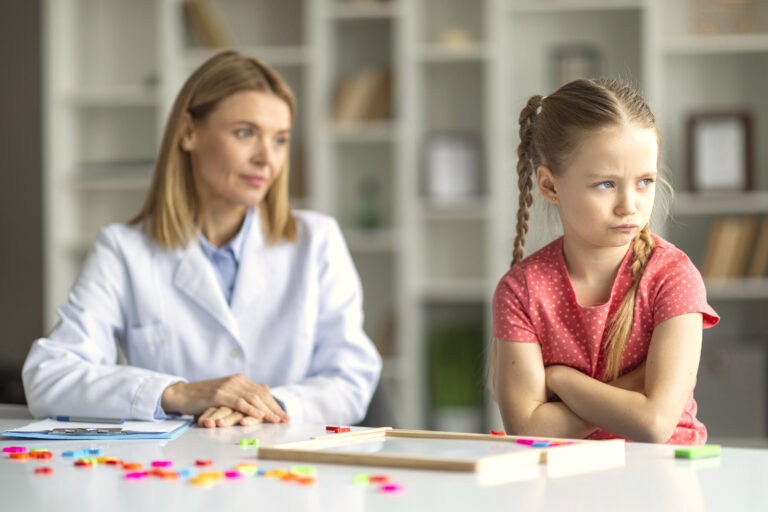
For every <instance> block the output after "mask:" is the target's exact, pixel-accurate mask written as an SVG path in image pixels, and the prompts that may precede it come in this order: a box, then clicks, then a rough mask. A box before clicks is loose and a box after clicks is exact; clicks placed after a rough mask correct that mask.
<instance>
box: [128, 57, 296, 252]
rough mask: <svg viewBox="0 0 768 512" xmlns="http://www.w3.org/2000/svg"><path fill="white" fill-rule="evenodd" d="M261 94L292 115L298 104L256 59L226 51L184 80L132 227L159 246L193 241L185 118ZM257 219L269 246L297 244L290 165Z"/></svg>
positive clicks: (192, 188)
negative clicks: (183, 141) (246, 93)
mask: <svg viewBox="0 0 768 512" xmlns="http://www.w3.org/2000/svg"><path fill="white" fill-rule="evenodd" d="M243 91H262V92H268V93H270V94H274V95H275V96H277V97H278V98H280V99H281V100H283V101H284V102H285V103H286V104H287V105H288V108H289V109H290V111H291V122H293V120H294V119H295V116H296V101H295V99H294V96H293V92H291V89H290V87H288V84H287V83H286V82H285V80H283V78H282V77H281V76H280V75H279V74H278V73H277V72H276V71H275V70H273V69H272V68H270V67H269V66H267V65H266V64H264V63H263V62H261V61H260V60H258V59H254V58H249V57H244V56H243V55H241V54H239V53H238V52H236V51H232V50H228V51H224V52H221V53H218V54H217V55H214V56H213V57H211V58H210V59H208V60H207V61H206V62H204V63H203V64H202V65H201V66H200V67H199V68H197V69H196V70H195V71H194V72H193V73H192V75H191V76H190V77H189V78H188V79H187V81H186V82H185V83H184V85H183V86H182V88H181V91H180V92H179V94H178V96H177V97H176V101H175V102H174V104H173V109H172V110H171V113H170V115H169V116H168V121H167V123H166V126H165V132H164V134H163V140H162V144H161V146H160V152H159V155H158V158H157V163H156V164H155V172H154V176H153V178H152V184H151V186H150V189H149V193H148V194H147V198H146V199H145V201H144V206H143V207H142V209H141V211H140V212H139V214H138V215H136V217H134V218H133V219H131V221H130V223H131V224H143V227H144V229H145V230H146V231H147V232H148V234H149V235H150V236H151V237H152V239H153V240H154V241H155V242H157V244H159V245H160V246H162V247H165V248H168V249H176V248H178V247H183V246H186V245H187V243H189V241H190V240H191V239H192V237H193V235H194V233H195V230H196V226H195V221H196V217H197V214H198V208H199V204H198V198H197V193H196V191H195V185H194V181H193V178H192V167H191V163H190V156H189V153H187V152H186V151H183V150H182V148H181V145H180V144H181V137H182V129H183V126H184V122H185V117H186V114H189V115H190V116H191V117H192V119H193V120H195V121H197V120H201V119H203V118H205V116H206V115H208V114H209V113H210V112H211V111H212V110H213V109H214V108H215V107H216V105H218V103H219V102H220V101H221V100H223V99H225V98H227V97H229V96H231V95H233V94H235V93H238V92H243ZM261 219H262V223H263V225H264V228H265V231H266V238H267V240H268V241H269V243H270V244H275V243H277V242H278V241H279V240H280V239H283V238H284V239H287V240H289V241H292V242H294V241H295V240H296V219H295V218H294V216H293V214H292V213H291V209H290V206H289V204H288V161H287V160H286V163H285V167H284V169H282V170H281V172H280V173H279V175H278V177H277V178H276V179H275V181H274V183H273V184H272V186H271V187H270V188H269V190H268V191H267V194H266V196H265V197H264V200H263V201H262V203H261Z"/></svg>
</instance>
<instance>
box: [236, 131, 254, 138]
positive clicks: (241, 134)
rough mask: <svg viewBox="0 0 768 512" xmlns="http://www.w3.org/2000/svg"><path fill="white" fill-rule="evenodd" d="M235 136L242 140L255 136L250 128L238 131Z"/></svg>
mask: <svg viewBox="0 0 768 512" xmlns="http://www.w3.org/2000/svg"><path fill="white" fill-rule="evenodd" d="M235 134H236V135H237V136H238V137H240V138H241V139H245V138H248V137H250V136H251V135H253V130H251V129H250V128H240V129H239V130H237V132H235Z"/></svg>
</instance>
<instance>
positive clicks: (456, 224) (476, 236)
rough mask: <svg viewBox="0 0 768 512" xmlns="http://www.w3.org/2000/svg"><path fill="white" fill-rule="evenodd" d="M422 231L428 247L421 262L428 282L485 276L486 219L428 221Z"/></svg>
mask: <svg viewBox="0 0 768 512" xmlns="http://www.w3.org/2000/svg"><path fill="white" fill-rule="evenodd" d="M422 231H423V235H422V236H423V238H424V247H425V248H424V254H423V261H422V262H421V265H422V266H423V267H422V268H424V269H425V270H424V273H423V275H424V276H425V281H426V282H427V283H429V282H457V283H465V282H471V283H478V282H482V280H483V279H485V275H486V272H485V271H486V269H485V267H486V254H485V247H486V233H485V231H486V226H485V223H484V221H482V220H475V219H466V220H461V221H458V220H457V219H453V218H448V219H440V220H435V221H430V222H427V223H425V224H424V225H423V227H422ZM471 289H473V290H474V289H476V288H475V287H474V286H473V287H472V288H471Z"/></svg>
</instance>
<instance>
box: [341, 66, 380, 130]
mask: <svg viewBox="0 0 768 512" xmlns="http://www.w3.org/2000/svg"><path fill="white" fill-rule="evenodd" d="M391 97H392V73H391V72H390V70H389V69H386V68H368V69H365V70H363V71H360V72H358V73H356V74H354V75H351V76H349V77H346V78H344V79H342V80H340V81H339V83H338V85H337V86H336V95H335V97H334V101H333V108H332V109H331V119H332V120H333V122H334V123H339V124H341V123H349V122H360V121H373V120H381V119H387V118H389V117H390V100H391Z"/></svg>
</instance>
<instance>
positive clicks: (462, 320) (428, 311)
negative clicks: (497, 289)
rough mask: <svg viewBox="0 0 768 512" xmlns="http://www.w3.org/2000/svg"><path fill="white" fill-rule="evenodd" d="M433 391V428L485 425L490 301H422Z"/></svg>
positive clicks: (479, 427) (469, 429) (467, 428)
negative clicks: (436, 302)
mask: <svg viewBox="0 0 768 512" xmlns="http://www.w3.org/2000/svg"><path fill="white" fill-rule="evenodd" d="M423 314H424V318H425V325H424V330H425V333H424V338H425V341H426V352H427V354H426V355H427V376H428V379H427V380H428V386H427V389H428V394H429V398H430V400H429V412H430V414H429V416H430V418H429V420H428V427H429V428H431V429H435V430H441V431H464V432H478V431H481V430H483V426H484V421H485V418H484V413H483V408H484V390H485V386H484V381H485V379H484V376H485V357H484V354H485V306H484V304H482V303H480V304H477V303H471V302H470V303H453V304H445V303H441V304H435V303H426V304H425V305H424V306H423Z"/></svg>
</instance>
